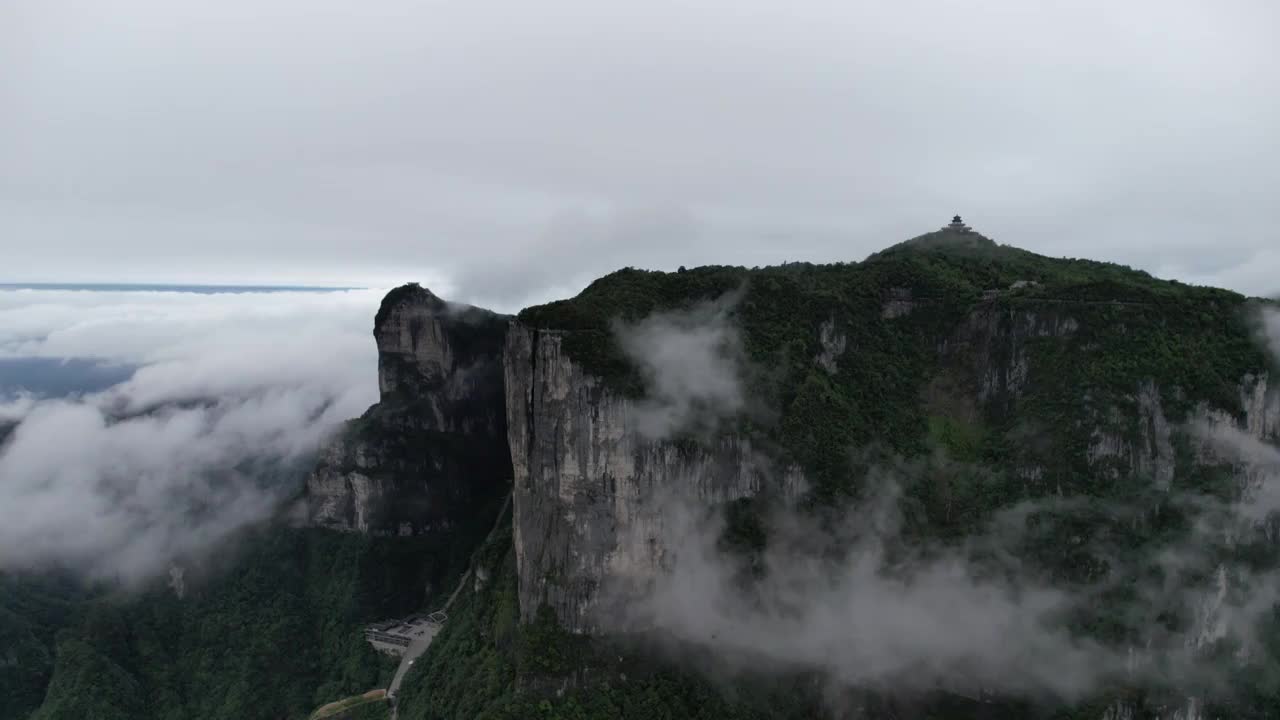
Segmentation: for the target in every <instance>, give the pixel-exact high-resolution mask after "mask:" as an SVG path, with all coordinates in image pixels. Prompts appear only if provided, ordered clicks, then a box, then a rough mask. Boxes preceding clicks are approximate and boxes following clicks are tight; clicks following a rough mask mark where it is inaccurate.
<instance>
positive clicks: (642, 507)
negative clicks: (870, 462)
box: [506, 323, 802, 633]
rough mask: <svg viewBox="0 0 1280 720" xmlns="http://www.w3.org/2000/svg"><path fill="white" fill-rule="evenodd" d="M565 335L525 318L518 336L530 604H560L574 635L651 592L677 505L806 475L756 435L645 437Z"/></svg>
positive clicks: (630, 408) (529, 612)
mask: <svg viewBox="0 0 1280 720" xmlns="http://www.w3.org/2000/svg"><path fill="white" fill-rule="evenodd" d="M563 339H564V334H563V333H560V332H555V331H548V330H538V329H533V328H528V327H525V326H523V325H520V324H519V323H513V324H512V327H511V330H510V331H509V332H508V334H507V349H506V392H507V424H508V428H509V438H510V447H511V460H512V467H513V471H514V481H513V493H514V499H515V504H514V520H513V522H514V536H515V550H516V561H517V569H518V573H519V596H520V608H521V614H522V616H523V617H524V618H526V619H529V618H531V617H533V615H534V614H535V612H536V611H537V609H538V608H539V606H541V605H543V604H546V605H549V606H550V607H551V608H552V609H553V610H554V611H555V613H556V617H557V618H558V620H559V621H560V623H561V625H563V626H564V627H565V628H566V629H568V630H569V631H570V632H577V633H584V632H588V633H589V632H598V631H608V630H610V629H615V626H614V625H612V624H611V623H612V621H615V620H617V619H618V618H617V617H616V616H615V615H613V614H612V613H610V612H608V608H607V607H605V606H604V605H603V604H604V603H606V602H607V598H608V597H610V596H612V595H613V594H614V592H616V593H618V594H625V592H626V590H625V587H626V586H628V585H630V584H635V585H637V586H643V584H644V583H645V582H647V581H648V580H651V579H652V578H653V577H655V576H656V574H657V573H660V572H662V569H663V561H664V558H665V557H666V556H667V554H668V553H670V552H671V551H672V548H671V547H669V546H668V541H669V537H670V536H669V534H668V533H667V532H666V528H665V527H664V523H665V521H666V519H667V518H665V517H664V510H665V509H667V507H668V506H667V505H666V503H667V502H669V501H674V502H681V503H688V504H692V505H694V506H697V507H701V508H703V509H705V510H707V511H714V510H715V509H717V508H720V507H722V506H723V505H724V504H725V503H727V502H730V501H733V500H738V499H741V498H748V497H754V496H756V495H758V494H761V493H771V494H774V495H777V496H778V497H780V498H782V499H786V498H795V497H796V496H798V495H799V493H800V491H801V489H802V478H801V476H800V474H799V472H798V470H797V469H795V468H785V469H782V470H781V472H778V471H777V469H776V468H773V467H771V463H770V462H769V461H767V460H766V459H765V457H764V456H763V455H762V454H760V453H758V452H756V451H755V450H754V449H753V447H752V444H751V441H750V440H748V439H747V438H744V437H740V436H735V435H725V436H723V437H721V438H719V439H717V440H715V441H713V442H710V443H704V444H700V443H692V442H686V443H678V442H674V441H671V440H663V439H647V438H644V437H642V436H641V435H640V434H639V433H637V432H636V428H635V412H634V404H633V403H634V401H633V400H632V399H631V398H628V397H626V396H624V395H623V394H621V393H619V392H618V391H616V390H614V389H611V388H609V387H608V386H607V385H606V384H605V383H604V382H602V381H601V380H600V379H599V378H596V377H594V376H592V375H590V374H589V373H586V372H584V371H583V369H582V367H581V366H579V365H578V364H577V363H575V362H573V361H572V360H571V359H570V358H569V357H568V355H566V354H565V352H564V351H563V348H562V341H563ZM611 583H614V584H617V585H622V586H623V587H616V586H615V587H612V588H610V587H607V586H608V585H610V584H611ZM606 590H610V591H613V592H606Z"/></svg>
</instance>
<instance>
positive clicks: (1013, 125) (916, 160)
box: [0, 0, 1280, 309]
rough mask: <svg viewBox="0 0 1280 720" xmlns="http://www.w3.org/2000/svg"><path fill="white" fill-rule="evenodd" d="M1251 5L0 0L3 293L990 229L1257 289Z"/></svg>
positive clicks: (783, 252)
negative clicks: (962, 224) (28, 287)
mask: <svg viewBox="0 0 1280 720" xmlns="http://www.w3.org/2000/svg"><path fill="white" fill-rule="evenodd" d="M1276 128H1280V4H1277V3H1275V2H1274V1H1273V0H1254V1H1249V0H1223V1H1221V2H1203V1H1201V0H1195V1H1191V0H1159V1H1156V0H1131V1H1129V2H1124V3H1114V2H1106V1H1104V0H1073V1H1071V2H1027V1H1026V0H990V1H986V2H963V3H962V2H948V1H943V0H928V1H926V0H900V1H899V2H895V3H880V2H877V3H871V2H850V1H849V0H843V1H840V2H827V3H818V2H808V1H800V0H797V1H793V2H759V1H757V0H732V1H730V0H705V1H704V2H699V3H690V2H672V1H670V0H645V1H644V2H629V3H607V2H605V3H602V2H590V1H588V0H536V1H535V2H505V3H497V2H492V1H489V0H476V1H473V2H431V1H428V0H419V1H417V2H407V1H405V0H379V1H378V2H373V3H355V2H349V1H347V0H344V1H343V2H336V1H333V0H252V2H250V1H248V0H220V1H219V2H207V1H205V0H199V1H196V0H114V1H113V2H109V3H106V2H101V1H100V0H78V1H77V0H4V2H0V281H2V280H10V281H14V280H17V281H37V280H76V281H83V280H97V281H126V280H129V281H179V282H192V281H195V282H288V283H297V282H300V283H339V284H351V283H357V284H373V285H378V286H386V285H388V284H391V283H395V282H400V281H404V280H411V279H412V280H420V281H423V282H425V283H428V284H430V285H431V286H433V287H435V288H437V289H438V290H440V291H441V292H442V293H445V294H448V295H451V296H453V297H457V298H459V299H464V300H469V301H473V302H482V303H487V304H493V305H497V306H498V307H499V308H501V309H512V308H515V307H518V306H520V305H521V304H523V303H525V302H527V301H530V300H541V299H545V298H547V297H549V296H553V295H562V294H567V293H570V292H572V291H575V290H577V289H578V288H579V287H580V286H581V285H582V284H583V282H584V281H585V280H587V279H589V278H590V277H593V276H595V275H597V274H599V273H601V272H604V271H607V270H610V269H614V268H616V267H619V266H623V265H637V266H646V267H658V268H672V267H675V266H676V265H680V264H686V265H694V264H702V263H708V262H722V263H734V264H746V265H755V264H767V263H774V262H780V261H785V260H800V259H803V260H814V261H826V260H856V259H861V258H863V257H865V256H866V255H867V254H868V253H869V252H871V251H874V250H877V249H879V248H881V247H883V246H885V245H887V244H890V243H892V242H896V241H898V240H901V239H905V238H906V237H910V236H912V235H916V234H919V233H921V232H925V231H928V230H931V229H934V228H936V227H938V226H940V225H941V224H943V223H944V222H945V221H946V220H947V219H948V218H949V217H950V215H951V214H952V213H954V212H959V213H962V214H964V215H965V217H966V219H967V220H969V221H970V222H971V223H972V224H973V225H974V226H975V227H976V228H977V229H978V230H980V231H983V232H984V233H986V234H988V235H990V236H992V237H994V238H995V239H997V240H998V241H1001V242H1007V243H1012V244H1016V245H1020V246H1022V247H1026V248H1029V249H1032V250H1036V251H1039V252H1043V253H1047V254H1051V255H1069V256H1089V257H1096V258H1101V259H1109V260H1115V261H1119V262H1124V263H1128V264H1133V265H1137V266H1141V267H1143V268H1146V269H1149V270H1151V271H1153V272H1155V273H1157V274H1161V275H1166V276H1176V277H1180V278H1183V279H1187V280H1193V281H1202V282H1212V283H1215V284H1223V285H1228V286H1231V287H1234V288H1237V289H1240V290H1244V291H1248V292H1252V293H1270V292H1273V291H1276V290H1280V279H1278V276H1280V272H1277V271H1280V250H1277V249H1275V248H1277V247H1280V217H1278V215H1280V211H1277V208H1276V203H1275V199H1276V196H1277V191H1280V132H1278V131H1277V129H1276Z"/></svg>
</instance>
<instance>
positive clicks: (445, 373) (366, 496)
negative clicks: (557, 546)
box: [306, 284, 511, 535]
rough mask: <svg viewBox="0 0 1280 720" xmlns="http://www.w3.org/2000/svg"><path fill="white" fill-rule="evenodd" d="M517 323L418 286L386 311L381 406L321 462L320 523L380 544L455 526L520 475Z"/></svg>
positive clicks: (313, 487)
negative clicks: (511, 377)
mask: <svg viewBox="0 0 1280 720" xmlns="http://www.w3.org/2000/svg"><path fill="white" fill-rule="evenodd" d="M507 322H508V318H507V317H506V316H503V315H499V314H496V313H492V312H489V311H487V310H482V309H479V308H475V307H471V306H467V305H457V304H453V303H448V302H445V301H444V300H442V299H440V298H439V297H436V296H435V295H434V294H433V293H432V292H431V291H430V290H427V289H425V288H422V287H420V286H418V285H416V284H411V285H405V286H402V287H399V288H396V289H394V290H392V291H391V292H389V293H388V294H387V296H386V298H385V299H384V300H383V302H382V306H381V308H380V309H379V310H378V314H377V317H376V319H375V321H374V329H373V335H374V339H375V341H376V343H377V346H378V389H379V396H380V399H379V402H378V403H377V404H376V405H374V406H372V407H370V408H369V410H368V411H366V412H365V414H364V415H363V416H361V417H360V418H358V419H356V420H353V421H351V422H349V423H348V424H347V426H346V427H345V428H344V429H343V430H342V432H340V433H339V434H338V435H337V436H336V437H335V438H334V439H333V440H332V441H331V442H330V443H329V445H328V446H327V447H326V448H325V449H324V450H323V451H322V452H321V454H320V459H319V462H318V463H317V466H316V468H315V470H314V471H313V472H312V473H311V475H310V476H309V477H308V479H307V489H306V493H307V504H308V511H309V518H310V522H311V524H313V525H315V526H318V527H324V528H330V529H335V530H343V531H352V532H362V533H368V534H372V535H422V534H426V533H430V532H433V531H438V530H447V529H449V528H451V527H452V526H453V525H454V524H455V523H457V522H458V521H459V519H464V518H470V517H473V516H474V515H475V508H477V507H481V506H485V505H487V504H491V501H492V499H493V498H494V497H496V496H498V495H499V494H500V493H501V492H502V489H503V488H505V485H506V482H507V480H508V479H509V478H510V476H511V465H510V456H509V454H508V453H507V434H506V413H505V410H504V407H503V405H504V402H505V399H504V393H503V372H502V350H503V343H504V339H505V336H506V331H507Z"/></svg>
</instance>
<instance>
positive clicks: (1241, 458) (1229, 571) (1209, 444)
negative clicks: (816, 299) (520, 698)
mask: <svg viewBox="0 0 1280 720" xmlns="http://www.w3.org/2000/svg"><path fill="white" fill-rule="evenodd" d="M671 317H672V316H662V318H661V319H660V320H656V321H655V322H654V323H653V324H652V325H646V324H643V323H642V324H640V325H637V326H636V327H651V328H653V330H652V332H651V333H645V332H636V333H634V334H633V335H631V336H629V340H630V345H629V347H630V352H631V353H632V355H633V357H634V358H637V359H643V361H644V362H645V365H644V366H645V367H646V369H647V373H646V376H647V378H648V380H649V383H650V386H651V387H652V388H664V387H665V388H669V389H671V388H687V387H692V386H697V387H702V388H706V387H711V388H717V387H721V386H720V385H716V384H708V383H706V382H704V381H702V380H701V378H702V377H703V375H704V374H705V373H707V372H716V371H718V372H722V373H725V379H724V382H725V383H727V384H726V385H725V387H730V388H737V385H736V382H737V377H738V376H737V374H735V372H734V370H735V365H734V364H733V363H732V362H728V361H726V360H725V359H724V357H723V356H721V355H719V354H717V353H715V352H710V351H708V350H706V348H707V347H718V345H717V344H716V343H709V342H708V343H694V344H693V345H694V347H695V348H698V349H700V352H692V353H686V354H688V355H691V356H693V357H695V358H697V359H696V360H695V361H693V362H692V363H688V364H686V363H680V362H670V361H663V360H662V354H661V353H660V352H657V351H655V350H653V349H652V342H646V341H648V340H652V339H653V337H657V338H660V339H661V338H666V337H668V336H674V337H677V338H681V337H686V336H692V337H695V338H702V337H704V336H708V337H718V336H717V335H715V334H714V333H713V332H712V330H715V329H717V328H720V327H721V324H720V322H721V321H720V320H716V321H714V322H704V324H703V325H697V324H696V323H693V321H692V319H691V318H692V317H693V316H685V317H681V319H680V320H679V321H673V320H671V319H670V318H671ZM707 317H711V318H715V317H716V316H715V315H714V314H713V315H710V316H707V315H705V314H704V315H703V318H704V320H705V319H706V318H707ZM1264 322H1265V326H1266V338H1265V341H1266V342H1267V343H1268V344H1269V345H1270V347H1271V348H1272V349H1273V350H1274V351H1276V352H1277V357H1280V313H1276V312H1274V311H1268V312H1267V313H1266V314H1265V318H1264ZM673 327H674V328H675V329H673ZM694 327H697V328H701V332H694V331H693V330H691V328H694ZM664 373H665V374H666V375H665V376H664V375H663V374H664ZM688 392H689V391H688V390H686V393H688ZM702 392H703V393H704V394H708V395H709V396H710V397H711V398H720V397H730V398H740V390H739V394H735V393H726V392H720V391H707V390H703V391H702ZM656 396H657V397H659V398H661V397H665V396H666V394H665V393H663V392H657V393H656ZM711 404H712V405H715V404H716V403H711ZM720 405H723V403H720ZM658 406H659V407H660V408H661V409H662V410H663V412H662V413H660V414H659V415H658V416H659V417H662V418H682V417H684V416H685V415H686V413H685V412H682V409H683V406H681V405H679V404H678V403H673V402H671V401H668V402H666V403H659V405H658ZM1209 417H1218V416H1217V415H1211V416H1209ZM658 426H659V427H661V428H663V429H665V428H667V427H668V425H666V424H659V425H658ZM1252 430H1253V431H1255V432H1256V430H1257V427H1256V423H1254V427H1253V428H1252ZM1178 432H1179V433H1183V434H1184V435H1185V436H1186V437H1187V438H1189V439H1190V440H1191V441H1192V444H1193V448H1195V450H1194V451H1195V452H1196V453H1198V454H1199V455H1200V457H1201V461H1202V462H1204V463H1206V464H1214V463H1222V464H1226V465H1229V466H1231V467H1233V468H1234V472H1233V475H1232V477H1233V478H1234V480H1235V481H1236V482H1238V483H1239V484H1238V486H1236V487H1234V488H1226V489H1225V491H1226V494H1225V495H1217V494H1211V493H1210V492H1209V491H1202V490H1196V489H1192V488H1188V487H1182V488H1174V489H1173V490H1170V489H1169V488H1167V487H1156V486H1155V485H1152V486H1151V487H1150V488H1149V492H1148V493H1146V494H1139V496H1138V497H1136V498H1135V499H1133V500H1129V501H1122V500H1112V501H1108V502H1106V503H1105V504H1099V503H1097V502H1095V500H1094V499H1093V498H1089V497H1084V496H1077V497H1067V498H1059V497H1048V498H1039V499H1031V500H1026V501H1023V502H1021V503H1018V504H1016V505H1013V506H1011V507H1008V508H1006V509H1004V510H1002V511H1000V512H997V513H996V514H995V515H994V516H993V517H992V518H990V520H989V521H988V522H987V523H985V524H983V525H980V526H978V527H975V528H973V529H972V530H971V531H970V532H969V533H968V534H967V535H966V536H965V537H963V538H962V539H960V540H959V541H958V542H951V543H943V542H941V541H937V540H926V541H922V540H921V539H919V538H917V537H908V536H907V535H906V534H905V532H904V525H903V516H902V512H903V510H902V505H901V502H900V501H901V500H902V496H903V490H902V489H903V488H906V487H911V486H913V484H915V483H918V482H920V481H922V480H923V481H924V482H936V481H937V476H938V475H940V474H946V473H950V472H973V471H979V472H986V471H984V470H981V469H980V468H975V467H974V466H970V465H968V464H964V463H954V462H951V461H948V460H947V459H946V458H945V457H942V456H935V457H932V458H927V459H921V460H916V461H910V462H908V461H901V460H897V461H885V462H883V463H881V464H879V465H877V466H875V467H873V468H872V469H871V470H870V472H869V477H868V478H867V483H866V484H867V486H868V487H870V488H872V495H871V497H870V498H867V499H864V500H862V501H860V503H859V504H857V505H856V506H854V507H851V508H847V509H845V510H844V511H843V512H842V513H839V514H837V515H835V516H826V515H823V514H817V513H810V512H806V511H802V510H799V509H793V508H781V507H778V506H777V505H770V506H769V508H768V512H767V514H766V515H765V516H764V517H763V518H762V523H763V526H764V528H765V529H766V531H767V534H768V543H767V545H766V547H765V548H764V550H763V551H762V552H761V553H760V554H759V555H758V556H755V557H749V558H748V557H743V556H741V555H735V554H731V553H726V552H725V547H724V544H723V538H724V531H725V527H726V523H725V519H724V517H723V516H720V515H717V514H715V513H714V512H711V511H708V510H707V509H705V503H703V502H700V501H698V500H696V499H694V498H688V497H683V496H680V495H679V494H675V495H673V496H671V497H665V498H659V500H658V502H659V503H660V504H661V506H662V510H661V511H660V512H659V513H658V515H659V516H660V517H661V518H662V523H661V527H659V528H656V529H655V531H656V532H658V533H659V534H661V536H662V540H661V543H660V545H661V547H663V548H665V549H667V551H668V552H667V553H666V554H664V555H663V556H662V563H663V569H664V572H662V573H660V574H659V575H658V576H657V577H656V578H654V577H652V576H650V575H649V574H647V573H646V572H644V571H638V572H639V574H638V575H637V576H636V577H623V578H621V579H620V581H619V583H618V585H617V587H616V588H610V589H609V592H610V595H611V597H610V599H609V600H608V601H607V602H606V603H605V607H609V608H616V609H620V612H619V617H620V618H621V619H620V620H619V622H620V626H621V628H622V629H625V630H629V631H633V632H639V633H644V634H649V633H657V634H659V635H661V636H664V637H669V638H671V639H673V640H675V641H677V643H678V645H677V646H678V647H680V648H681V649H682V650H687V649H688V648H689V646H694V647H697V648H701V649H703V650H706V651H707V656H709V657H713V658H715V664H716V665H723V666H726V667H728V668H729V669H730V670H732V671H738V670H743V669H751V670H754V671H757V672H759V671H762V670H763V671H771V670H780V671H793V672H794V671H803V672H816V673H819V674H821V675H822V676H823V677H825V678H827V679H828V680H829V682H830V683H831V686H832V688H833V692H835V693H837V694H838V693H839V691H840V690H842V689H845V688H850V687H864V688H865V687H872V688H886V689H890V690H895V691H897V690H905V691H913V692H919V691H929V690H934V689H945V690H948V691H951V692H957V693H961V694H969V695H971V696H972V695H980V694H981V693H983V692H998V693H1002V694H1012V695H1017V696H1023V697H1032V698H1036V697H1040V698H1059V699H1066V700H1079V699H1081V698H1083V697H1086V696H1088V695H1090V694H1092V693H1095V692H1097V691H1099V690H1101V689H1105V688H1107V687H1115V686H1116V684H1120V685H1123V684H1127V683H1134V684H1146V683H1152V684H1154V685H1155V686H1157V687H1173V688H1178V692H1181V693H1185V694H1186V695H1187V696H1195V695H1196V694H1199V693H1203V694H1212V693H1214V692H1218V691H1224V692H1225V691H1227V690H1225V689H1226V688H1228V687H1229V682H1230V681H1231V680H1230V677H1229V676H1230V673H1231V671H1232V667H1231V661H1227V662H1224V661H1223V659H1222V658H1223V655H1222V651H1223V650H1224V649H1225V650H1227V651H1229V656H1230V657H1233V658H1235V661H1236V662H1239V663H1244V662H1264V663H1266V662H1275V661H1277V660H1280V658H1275V657H1268V655H1267V654H1268V652H1269V650H1268V649H1267V647H1266V646H1264V644H1263V643H1262V642H1261V641H1259V639H1258V638H1259V637H1260V635H1259V627H1260V625H1261V624H1262V623H1265V622H1268V621H1269V619H1271V618H1272V617H1273V613H1274V608H1275V605H1276V603H1277V601H1278V600H1280V571H1277V570H1275V569H1267V568H1266V567H1259V566H1258V565H1257V563H1256V562H1255V559H1251V558H1250V556H1249V552H1247V551H1246V552H1244V553H1240V552H1239V551H1240V549H1241V548H1248V547H1249V546H1250V545H1251V544H1257V545H1258V546H1259V547H1269V546H1271V545H1273V544H1274V538H1275V536H1276V530H1275V528H1276V525H1275V523H1276V514H1277V513H1278V512H1280V449H1278V448H1277V446H1276V444H1275V441H1276V439H1277V438H1276V436H1275V434H1274V433H1275V432H1276V430H1275V429H1274V428H1273V429H1271V430H1270V431H1269V432H1270V433H1271V435H1270V436H1269V437H1267V438H1264V439H1259V438H1258V437H1257V436H1256V435H1255V434H1251V432H1250V431H1247V430H1246V429H1245V428H1244V427H1243V426H1241V425H1238V424H1237V422H1236V421H1235V420H1234V419H1232V418H1229V417H1227V416H1221V417H1219V420H1218V421H1215V422H1210V421H1209V420H1208V419H1207V418H1206V417H1198V416H1193V419H1191V420H1190V421H1188V422H1187V423H1186V424H1185V425H1183V426H1181V427H1179V428H1178ZM690 484H691V485H692V483H690ZM1161 515H1164V516H1166V517H1168V516H1172V517H1182V518H1185V519H1186V525H1185V527H1183V528H1182V530H1180V531H1177V533H1176V534H1172V535H1168V534H1166V535H1162V536H1160V537H1155V538H1150V539H1148V540H1144V541H1142V543H1140V544H1139V546H1131V545H1128V544H1126V542H1127V541H1126V538H1129V539H1132V537H1133V535H1132V534H1129V533H1127V532H1125V531H1123V530H1121V531H1119V532H1118V533H1117V532H1116V531H1117V529H1121V528H1125V529H1133V528H1139V527H1143V526H1149V525H1151V524H1155V523H1157V522H1158V517H1159V516H1161ZM1079 523H1086V524H1087V526H1088V528H1089V530H1088V531H1083V530H1079V529H1075V530H1073V529H1072V528H1073V527H1075V528H1079V527H1082V526H1081V525H1079ZM1174 526H1177V523H1176V522H1175V523H1174V525H1172V526H1169V527H1174ZM1164 532H1165V533H1168V532H1169V531H1167V530H1166V531H1164ZM1032 548H1035V550H1032ZM1036 551H1039V552H1046V551H1047V552H1052V553H1064V552H1071V553H1077V552H1079V553H1084V554H1086V555H1087V556H1088V557H1089V558H1090V563H1091V565H1092V566H1093V567H1096V568H1099V569H1100V570H1099V571H1098V572H1096V573H1095V572H1092V571H1091V572H1090V573H1088V574H1087V576H1086V577H1087V579H1080V578H1076V579H1070V580H1066V579H1061V578H1053V577H1050V576H1049V575H1047V574H1046V573H1045V572H1043V570H1042V569H1039V568H1037V567H1035V566H1033V565H1032V564H1029V563H1027V562H1026V561H1025V560H1024V558H1026V557H1029V556H1030V555H1029V553H1034V552H1036ZM1169 618H1178V619H1179V620H1178V621H1176V622H1172V623H1171V622H1170V620H1169ZM1081 621H1083V622H1084V625H1085V626H1090V627H1096V626H1097V625H1096V624H1095V623H1096V621H1101V625H1102V626H1104V627H1105V626H1106V624H1107V623H1115V624H1116V625H1117V626H1122V627H1125V628H1128V631H1129V632H1131V633H1132V634H1130V635H1127V636H1124V635H1121V636H1120V637H1124V638H1126V639H1118V638H1117V637H1116V636H1112V637H1110V639H1108V640H1107V641H1106V642H1103V641H1102V640H1101V639H1098V638H1095V637H1092V636H1089V635H1086V634H1084V633H1082V632H1081V631H1080V629H1079V627H1078V625H1074V624H1078V623H1080V622H1081Z"/></svg>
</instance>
